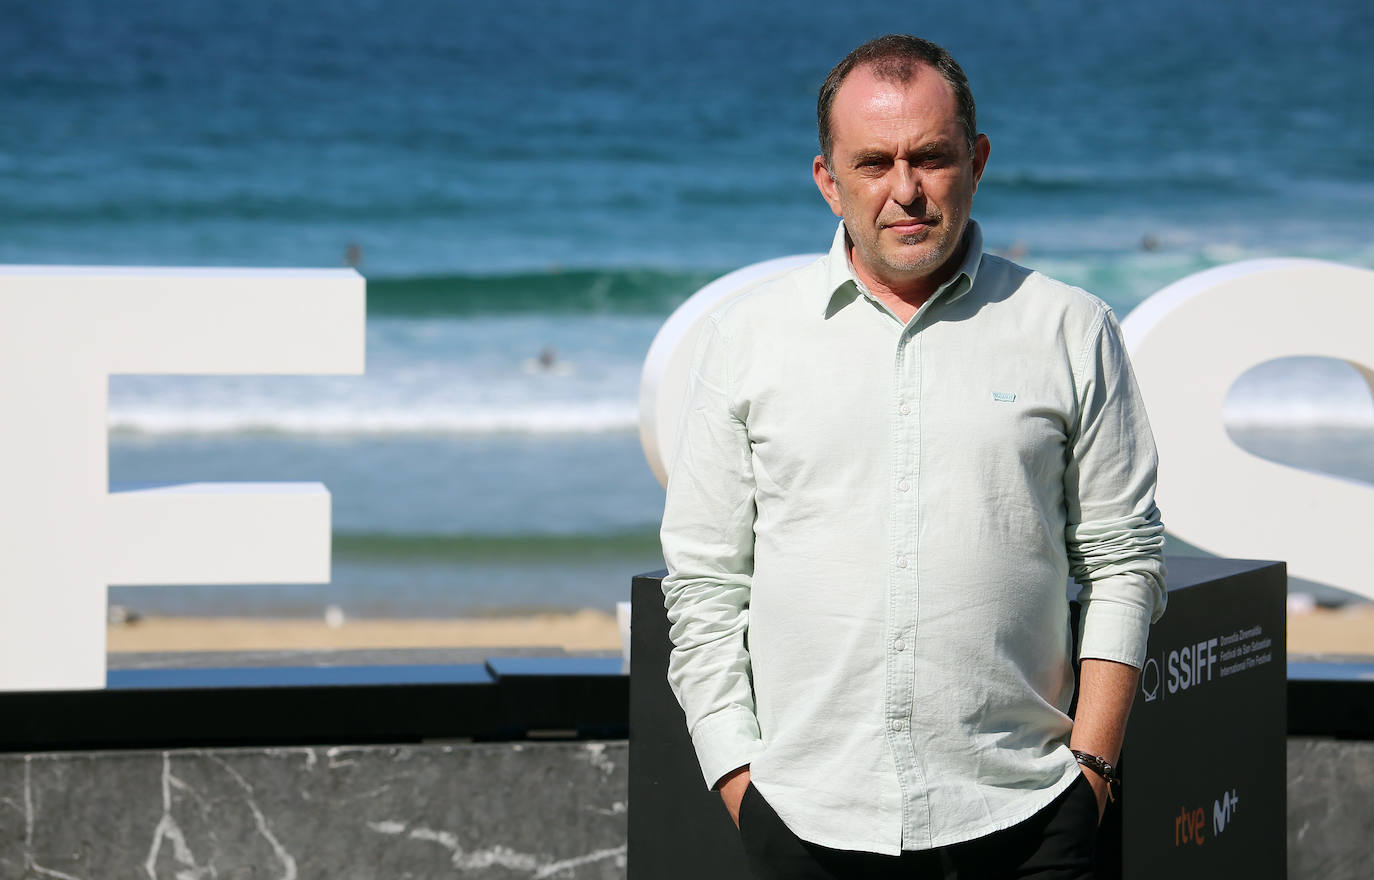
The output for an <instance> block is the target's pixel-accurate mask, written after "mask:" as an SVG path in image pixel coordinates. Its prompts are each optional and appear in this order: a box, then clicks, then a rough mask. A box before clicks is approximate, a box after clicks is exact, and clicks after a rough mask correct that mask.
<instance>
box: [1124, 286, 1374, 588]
mask: <svg viewBox="0 0 1374 880" xmlns="http://www.w3.org/2000/svg"><path fill="white" fill-rule="evenodd" d="M1372 328H1374V272H1370V271H1369V270H1367V269H1356V268H1352V267H1350V266H1342V265H1339V264H1336V263H1327V262H1323V261H1319V260H1251V261H1247V262H1243V263H1233V264H1231V265H1229V266H1219V267H1217V268H1215V269H1208V270H1207V271H1205V272H1199V273H1197V274H1196V275H1190V276H1189V277H1187V278H1184V279H1183V280H1181V281H1178V282H1176V283H1174V284H1171V285H1169V286H1168V287H1166V288H1164V289H1163V290H1161V291H1159V292H1158V293H1156V294H1155V295H1154V296H1152V297H1150V298H1149V299H1147V300H1145V302H1143V303H1141V304H1140V305H1139V306H1136V308H1135V309H1134V310H1133V311H1132V312H1131V313H1130V314H1129V315H1128V316H1127V317H1126V319H1125V320H1124V321H1122V322H1121V329H1122V332H1123V333H1124V334H1125V336H1126V340H1127V346H1128V347H1129V348H1130V352H1131V361H1132V364H1133V365H1134V367H1135V372H1136V379H1137V380H1138V381H1139V383H1140V390H1141V393H1142V394H1143V395H1144V397H1145V404H1146V407H1147V408H1148V409H1149V412H1150V423H1151V425H1152V426H1153V428H1154V434H1155V441H1156V442H1157V443H1158V445H1159V509H1160V511H1161V512H1162V513H1163V515H1164V523H1165V525H1166V526H1167V527H1168V529H1169V531H1170V532H1171V533H1173V534H1175V535H1177V536H1178V537H1180V538H1182V539H1183V540H1185V541H1187V542H1189V543H1190V544H1193V545H1195V546H1197V547H1199V548H1201V549H1203V550H1206V551H1207V552H1209V553H1215V554H1217V555H1219V556H1232V557H1239V558H1250V559H1283V560H1287V562H1288V574H1289V575H1290V576H1291V577H1294V578H1301V579H1303V580H1307V581H1313V582H1315V583H1319V584H1323V585H1326V586H1330V587H1336V588H1339V589H1342V590H1347V591H1349V592H1352V593H1358V594H1359V595H1362V596H1365V597H1368V598H1371V599H1374V566H1371V564H1370V560H1369V559H1367V558H1365V550H1366V549H1367V548H1368V547H1369V545H1370V543H1371V541H1374V486H1369V485H1366V484H1364V483H1358V482H1355V481H1353V480H1342V479H1340V478H1337V477H1332V476H1327V475H1324V474H1317V473H1311V472H1308V471H1303V470H1298V469H1297V468H1293V467H1288V466H1286V465H1281V464H1276V463H1274V462H1271V461H1267V460H1265V459H1262V458H1259V457H1258V456H1255V455H1252V454H1250V453H1248V452H1246V451H1244V450H1243V449H1241V448H1240V447H1239V446H1237V445H1236V444H1235V443H1234V442H1232V441H1231V438H1230V437H1229V436H1228V435H1227V433H1226V428H1225V426H1224V425H1223V424H1222V418H1221V407H1222V404H1223V403H1224V402H1225V401H1226V395H1227V392H1229V391H1230V389H1231V386H1232V385H1233V384H1235V381H1236V380H1237V379H1238V378H1240V376H1241V374H1243V373H1244V372H1245V371H1246V370H1248V369H1250V368H1251V367H1254V366H1257V365H1258V364H1261V363H1264V362H1265V361H1271V360H1276V359H1278V358H1284V357H1293V356H1301V355H1311V356H1317V357H1329V358H1338V359H1340V360H1343V361H1345V362H1346V363H1348V364H1350V365H1351V366H1352V367H1354V368H1355V369H1356V370H1358V371H1359V372H1360V373H1361V374H1362V375H1363V376H1364V378H1365V381H1366V382H1367V383H1368V384H1369V386H1370V389H1371V392H1374V329H1372Z"/></svg>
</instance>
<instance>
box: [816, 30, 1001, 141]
mask: <svg viewBox="0 0 1374 880" xmlns="http://www.w3.org/2000/svg"><path fill="white" fill-rule="evenodd" d="M922 64H924V65H926V66H928V67H932V68H934V69H935V70H936V71H938V72H939V74H940V75H941V76H942V77H944V79H945V82H947V83H949V85H950V88H952V89H953V90H954V100H955V102H956V103H957V104H958V107H959V122H960V124H961V125H962V126H963V128H964V139H965V140H967V141H968V149H969V152H970V153H972V152H973V150H974V146H975V145H976V144H977V142H978V111H977V109H976V108H975V107H974V104H973V90H972V89H970V88H969V85H968V77H967V76H964V70H963V68H961V67H960V66H959V62H957V61H955V60H954V56H953V55H950V54H949V52H948V51H946V50H945V48H944V47H942V46H939V45H936V44H935V43H932V42H931V41H930V40H923V39H921V38H920V37H913V36H910V35H908V34H888V35H887V36H885V37H878V38H877V39H875V40H869V41H868V42H867V43H864V44H863V45H862V46H860V47H859V48H857V49H855V50H854V51H853V52H850V53H849V54H848V55H846V56H844V60H843V61H841V62H840V63H839V64H836V65H835V67H834V69H832V70H831V71H830V75H829V76H827V77H826V78H825V82H823V83H821V92H820V96H819V97H818V98H817V99H816V129H817V131H818V132H819V134H820V140H821V155H822V156H824V157H825V164H826V165H827V166H829V165H830V150H831V148H832V147H833V146H834V143H835V138H834V133H833V132H832V131H831V128H830V108H831V106H832V105H833V104H834V103H835V95H836V93H837V92H839V90H840V86H841V85H842V84H843V83H844V81H845V79H846V78H847V77H848V76H849V74H851V73H853V72H854V70H855V69H856V68H858V67H864V66H870V67H872V68H873V73H874V75H875V76H877V77H878V78H879V79H882V80H887V81H888V82H897V83H907V82H910V81H911V78H912V77H913V76H915V75H916V69H917V67H918V66H920V65H922Z"/></svg>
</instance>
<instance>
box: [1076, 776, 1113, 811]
mask: <svg viewBox="0 0 1374 880" xmlns="http://www.w3.org/2000/svg"><path fill="white" fill-rule="evenodd" d="M1078 769H1079V770H1081V771H1083V775H1084V776H1086V777H1088V784H1089V785H1091V786H1092V787H1093V794H1095V795H1097V824H1099V825H1101V824H1102V816H1103V814H1104V813H1106V812H1107V780H1105V779H1103V778H1102V777H1101V776H1098V775H1097V774H1096V773H1094V772H1093V771H1091V770H1089V769H1088V768H1087V767H1079V768H1078Z"/></svg>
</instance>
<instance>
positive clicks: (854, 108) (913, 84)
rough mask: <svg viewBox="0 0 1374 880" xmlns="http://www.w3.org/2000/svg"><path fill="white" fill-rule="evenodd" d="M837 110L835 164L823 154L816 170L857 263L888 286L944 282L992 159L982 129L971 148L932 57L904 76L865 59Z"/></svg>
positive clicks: (833, 110)
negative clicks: (897, 77)
mask: <svg viewBox="0 0 1374 880" xmlns="http://www.w3.org/2000/svg"><path fill="white" fill-rule="evenodd" d="M830 119H831V132H832V135H833V139H832V146H831V161H830V166H829V167H827V164H826V162H825V158H824V157H823V156H817V157H816V159H815V162H814V163H813V169H812V170H813V173H814V176H815V178H816V185H817V186H818V187H819V188H820V191H821V195H822V196H824V197H825V200H826V202H828V203H829V205H830V210H832V211H834V212H835V214H836V215H837V216H839V217H843V218H844V225H845V229H846V230H847V231H848V233H849V238H850V240H851V241H852V242H853V245H854V248H853V251H852V252H851V253H852V258H853V260H854V263H855V268H856V269H858V270H859V271H860V273H861V274H863V275H867V276H869V277H870V278H871V279H873V280H877V281H879V282H881V283H883V284H885V285H888V286H889V287H903V286H909V285H910V284H911V283H912V282H918V281H921V280H924V279H929V280H931V281H934V282H936V283H941V282H943V281H944V280H945V278H946V277H948V274H949V273H952V272H953V270H954V268H955V264H954V260H955V259H956V258H957V257H958V256H959V255H960V252H959V244H960V241H961V240H962V238H963V234H964V228H965V227H966V226H967V225H968V219H969V213H970V211H971V210H972V208H973V194H974V192H975V191H976V190H977V189H978V181H979V179H980V178H981V177H982V176H983V168H984V166H985V165H986V164H987V159H988V140H987V138H986V137H984V136H983V135H981V134H980V135H978V141H977V144H976V146H975V149H974V151H973V154H972V155H970V154H969V149H968V142H967V140H966V139H965V137H964V129H963V126H962V125H960V123H959V115H958V105H957V103H956V101H955V99H954V90H953V89H952V88H951V87H950V85H949V83H947V82H945V80H944V78H943V77H942V76H940V74H939V72H938V71H936V70H934V69H933V68H930V67H927V66H924V65H922V66H920V67H918V68H917V70H916V74H915V76H913V77H912V78H911V79H910V80H909V81H908V82H906V83H898V82H888V81H887V80H882V79H879V78H877V77H876V76H874V75H873V72H872V69H871V68H870V67H868V66H864V67H860V68H858V69H856V70H854V71H853V72H852V73H850V75H849V76H848V77H847V78H846V79H845V80H844V82H843V83H841V85H840V88H839V91H838V92H837V93H836V95H835V102H834V104H833V105H832V107H831V117H830Z"/></svg>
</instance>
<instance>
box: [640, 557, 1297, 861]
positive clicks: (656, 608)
mask: <svg viewBox="0 0 1374 880" xmlns="http://www.w3.org/2000/svg"><path fill="white" fill-rule="evenodd" d="M1168 566H1169V608H1168V611H1167V612H1166V614H1165V615H1164V618H1163V619H1162V620H1161V621H1160V622H1159V623H1158V624H1156V625H1155V626H1154V627H1153V629H1152V630H1151V632H1150V642H1149V651H1148V656H1147V659H1146V661H1145V665H1144V668H1143V669H1142V670H1141V673H1142V674H1141V677H1140V687H1139V690H1138V692H1137V694H1136V700H1135V706H1134V708H1133V710H1132V713H1131V722H1130V728H1129V732H1128V734H1127V737H1126V743H1125V746H1124V748H1123V751H1122V761H1121V763H1122V772H1123V775H1124V778H1125V788H1124V791H1123V794H1122V797H1121V799H1120V800H1119V802H1118V804H1117V805H1116V806H1114V807H1113V808H1112V809H1110V810H1108V814H1107V817H1106V819H1105V820H1104V823H1103V828H1102V833H1101V837H1100V843H1099V847H1100V852H1099V875H1100V877H1102V878H1103V880H1115V878H1123V880H1158V878H1168V880H1192V878H1198V880H1203V878H1206V880H1216V878H1218V877H1245V878H1247V880H1262V878H1281V877H1283V876H1284V870H1285V856H1286V853H1285V798H1286V787H1285V763H1286V752H1285V748H1286V746H1285V737H1286V703H1285V693H1286V691H1285V688H1286V683H1287V675H1286V663H1285V643H1286V613H1285V606H1286V596H1287V573H1286V567H1285V566H1284V565H1283V563H1279V562H1255V561H1246V560H1233V559H1197V558H1184V557H1179V558H1170V559H1169V560H1168ZM662 575H663V572H659V573H657V574H651V575H640V576H639V577H636V578H635V579H634V585H633V597H632V598H633V601H634V611H633V617H632V631H631V674H630V804H631V807H632V809H631V810H630V812H629V880H701V878H711V880H748V877H749V875H748V872H747V870H746V868H745V864H744V856H743V852H742V850H741V848H740V843H739V836H738V834H737V832H736V831H735V828H734V826H733V825H732V824H731V822H730V820H729V818H728V817H727V816H726V813H725V810H724V808H723V807H722V806H721V804H720V798H719V796H718V795H717V794H716V793H715V792H711V791H707V790H706V788H705V785H704V783H703V781H702V778H701V773H700V771H699V770H698V768H697V763H696V756H695V754H694V753H693V750H692V745H691V741H690V740H689V738H688V736H687V730H686V725H685V722H684V720H683V716H682V710H681V709H680V708H679V707H678V705H677V702H676V700H675V699H674V697H673V694H672V691H671V690H670V689H669V687H668V683H667V679H666V675H667V668H668V652H669V650H670V648H671V645H670V643H669V640H668V624H667V619H666V617H665V615H664V611H663V595H662V592H661V578H662ZM1074 612H1075V613H1076V608H1075V609H1074Z"/></svg>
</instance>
